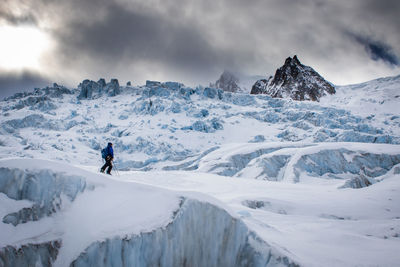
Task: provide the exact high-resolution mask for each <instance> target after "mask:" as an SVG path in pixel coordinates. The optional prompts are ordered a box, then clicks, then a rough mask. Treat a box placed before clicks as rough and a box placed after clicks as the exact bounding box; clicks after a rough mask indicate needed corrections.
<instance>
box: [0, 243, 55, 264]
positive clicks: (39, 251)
mask: <svg viewBox="0 0 400 267" xmlns="http://www.w3.org/2000/svg"><path fill="white" fill-rule="evenodd" d="M60 247H61V241H59V240H56V241H51V242H46V243H41V244H26V245H22V246H21V247H20V248H18V249H17V248H14V247H12V246H6V247H4V248H0V266H2V267H15V266H43V267H47V266H53V263H54V261H55V260H56V258H57V255H58V252H59V249H60Z"/></svg>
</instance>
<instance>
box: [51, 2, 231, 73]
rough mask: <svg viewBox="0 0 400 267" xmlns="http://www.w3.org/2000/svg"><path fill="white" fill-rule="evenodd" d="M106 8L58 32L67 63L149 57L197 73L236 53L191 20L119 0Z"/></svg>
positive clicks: (109, 65) (111, 64)
mask: <svg viewBox="0 0 400 267" xmlns="http://www.w3.org/2000/svg"><path fill="white" fill-rule="evenodd" d="M102 13H104V14H102V16H103V17H102V19H101V20H99V21H98V22H96V23H88V22H87V21H86V18H84V19H82V20H79V19H74V20H72V21H69V22H68V23H67V24H66V25H64V28H63V29H57V31H56V32H55V33H54V34H55V36H56V38H57V40H58V46H59V50H58V51H59V52H60V53H61V54H62V55H63V58H64V59H65V60H66V62H65V63H66V64H68V63H73V62H74V61H75V60H76V59H77V60H79V57H81V56H86V57H90V58H91V59H92V60H93V61H95V62H97V64H104V68H110V69H112V68H113V67H115V66H116V65H118V64H122V63H124V62H130V63H131V62H135V61H148V62H152V63H156V64H160V65H163V66H165V67H166V68H171V69H178V70H180V71H182V72H192V73H193V74H196V73H197V74H199V73H198V72H201V71H205V70H211V71H212V70H213V68H215V67H216V66H220V67H221V66H222V65H225V64H232V61H233V60H232V58H230V56H229V55H226V53H224V52H223V51H220V50H218V48H217V47H214V46H213V45H212V40H209V39H207V38H206V37H205V36H204V34H203V32H202V31H201V29H200V28H198V27H197V26H196V25H193V24H191V23H190V21H184V20H176V19H174V18H171V17H168V16H161V15H160V14H159V13H157V12H154V13H151V12H140V11H139V10H135V9H128V8H126V7H124V6H123V5H121V4H118V3H116V2H108V3H107V4H106V8H105V11H104V12H102ZM94 19H95V18H94ZM68 61H70V62H68Z"/></svg>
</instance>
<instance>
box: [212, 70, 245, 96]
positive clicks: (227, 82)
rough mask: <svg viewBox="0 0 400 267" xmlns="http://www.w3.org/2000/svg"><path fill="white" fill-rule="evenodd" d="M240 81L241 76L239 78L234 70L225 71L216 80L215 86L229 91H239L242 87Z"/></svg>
mask: <svg viewBox="0 0 400 267" xmlns="http://www.w3.org/2000/svg"><path fill="white" fill-rule="evenodd" d="M238 83H239V78H237V77H236V76H235V75H234V74H233V73H232V72H229V71H224V72H223V73H222V74H221V76H220V77H219V79H218V80H217V81H216V82H215V87H217V88H220V89H222V90H224V91H227V92H237V91H239V89H240V87H239V85H238Z"/></svg>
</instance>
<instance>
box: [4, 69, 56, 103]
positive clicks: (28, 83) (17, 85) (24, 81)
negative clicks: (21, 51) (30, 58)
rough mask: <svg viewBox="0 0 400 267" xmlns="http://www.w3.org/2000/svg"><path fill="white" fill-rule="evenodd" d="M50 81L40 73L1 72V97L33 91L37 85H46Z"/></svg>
mask: <svg viewBox="0 0 400 267" xmlns="http://www.w3.org/2000/svg"><path fill="white" fill-rule="evenodd" d="M49 84H50V82H49V81H48V80H47V79H46V78H44V77H43V76H41V75H40V74H37V73H34V72H29V71H25V72H22V73H16V72H11V73H10V72H7V73H0V99H2V98H4V97H7V96H10V95H13V94H14V93H15V92H24V91H32V89H33V88H36V87H39V88H41V87H44V86H47V85H49Z"/></svg>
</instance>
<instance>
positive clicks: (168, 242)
mask: <svg viewBox="0 0 400 267" xmlns="http://www.w3.org/2000/svg"><path fill="white" fill-rule="evenodd" d="M39 163H46V166H47V167H40V166H38V164H39ZM0 165H2V167H1V168H0V172H1V176H2V177H5V179H2V184H1V192H2V193H3V194H5V195H6V196H7V197H8V198H9V199H12V200H14V201H20V200H30V201H31V202H33V203H35V204H34V206H35V205H41V206H42V207H40V210H41V211H44V214H38V216H37V217H35V218H34V220H33V221H38V222H40V221H41V220H43V217H44V216H50V218H49V219H48V220H55V221H57V217H60V219H61V220H63V221H64V220H66V221H68V220H70V218H68V217H71V216H73V217H75V216H77V213H76V211H75V212H74V210H75V209H77V210H80V209H81V206H80V205H78V204H76V203H77V202H78V201H79V199H82V198H83V197H84V195H86V194H89V195H93V194H94V193H95V192H96V191H102V189H101V188H104V187H115V185H114V184H115V183H117V184H118V183H119V182H116V181H114V182H113V181H109V180H108V181H107V180H106V179H104V178H103V175H100V174H91V175H90V177H85V176H87V173H85V172H84V171H80V170H79V169H76V168H75V169H73V168H72V170H71V171H72V172H75V175H74V176H68V175H67V174H66V173H64V172H63V171H64V170H65V168H71V167H70V166H68V165H64V166H63V165H60V164H54V163H52V162H45V161H37V160H24V161H21V160H17V161H14V162H12V163H10V162H7V161H2V162H0ZM19 165H24V166H30V167H28V168H24V169H21V168H18V167H17V166H19ZM4 166H9V167H4ZM85 174H86V175H85ZM125 184H126V183H125ZM89 185H91V187H90V186H89ZM123 186H125V187H126V185H123ZM129 187H130V189H131V190H128V191H127V193H128V194H132V193H134V192H135V190H144V191H146V192H145V194H153V195H154V194H161V195H163V197H164V198H165V197H167V198H172V202H171V201H170V200H169V201H166V202H167V203H176V204H174V205H173V206H170V207H169V208H168V209H169V212H164V211H162V210H163V208H164V207H163V205H160V204H161V203H158V202H157V203H155V204H156V206H154V207H153V208H154V209H155V210H154V211H153V213H154V216H156V217H158V218H159V220H160V219H161V218H162V217H163V216H165V218H164V219H161V221H164V225H162V224H161V225H159V226H153V227H150V228H149V225H147V224H146V223H147V221H146V219H143V218H144V217H146V216H148V215H147V213H148V211H147V210H146V209H143V208H142V205H139V206H138V207H139V208H138V209H135V211H136V212H135V215H134V216H135V217H139V218H135V221H136V225H137V226H138V227H136V228H137V229H136V230H135V228H133V229H132V228H131V227H128V228H126V229H125V230H124V231H122V232H119V233H118V231H117V232H116V233H114V231H111V232H109V233H108V234H106V235H105V236H104V232H103V231H104V229H107V228H108V229H109V227H111V226H106V227H105V228H102V229H101V231H99V234H100V236H96V235H95V236H91V235H88V238H89V240H85V239H84V240H85V241H83V246H84V244H88V246H87V247H86V248H85V247H83V248H82V251H76V249H75V247H76V246H77V244H79V246H78V248H79V247H82V244H80V242H82V240H81V239H79V238H78V239H77V240H76V239H75V238H72V239H71V237H70V236H71V235H72V236H76V235H82V231H84V229H82V228H83V227H82V228H81V227H77V228H73V229H69V231H72V233H71V232H70V233H69V232H68V229H65V228H64V227H66V228H68V227H69V224H65V225H61V226H62V227H61V228H59V229H57V230H53V229H44V230H43V229H40V230H39V233H32V232H25V233H24V234H23V235H22V237H23V239H20V238H21V237H20V235H21V233H19V234H18V237H15V236H14V237H11V235H12V233H9V234H8V235H9V236H8V239H9V240H5V239H4V238H1V246H2V248H0V263H1V266H30V265H32V266H33V265H35V266H36V265H41V266H65V265H70V266H155V265H158V266H249V265H250V266H298V265H297V263H295V262H294V261H293V260H292V259H290V257H288V256H287V255H284V254H283V253H282V252H280V251H279V250H278V249H276V248H274V247H272V246H271V245H269V244H268V243H266V242H265V241H263V240H262V239H260V238H259V237H258V236H257V234H255V233H254V232H252V231H250V230H249V229H248V227H247V226H246V225H245V224H244V223H243V222H242V221H241V220H240V219H238V218H235V217H233V216H232V215H231V214H229V213H228V212H227V211H225V210H224V209H223V208H221V207H219V206H218V204H217V205H216V202H215V200H212V199H211V202H209V201H210V200H207V198H205V197H204V196H199V195H194V196H193V197H192V198H191V197H190V194H183V195H181V196H180V194H179V193H172V194H171V193H168V194H167V195H166V194H165V193H163V192H162V191H161V190H159V189H158V190H156V189H155V188H154V189H152V188H151V187H146V188H143V187H142V188H140V186H139V188H137V189H135V187H136V185H135V184H129ZM86 188H88V189H89V190H86ZM111 191H112V190H111ZM152 191H154V192H153V193H151V192H152ZM118 193H120V191H117V194H118ZM97 194H98V195H99V196H98V197H97V198H95V200H96V201H98V198H99V197H100V198H104V197H105V195H106V194H107V192H100V194H99V193H97ZM60 195H65V196H66V197H68V200H69V204H68V205H65V204H62V203H60ZM110 197H115V196H114V195H111V196H110ZM128 198H130V201H131V202H130V204H133V202H132V201H135V200H136V201H137V200H139V199H141V198H139V199H138V197H137V196H136V197H135V196H133V197H132V196H130V197H128ZM141 200H142V199H141ZM124 201H126V200H124ZM213 202H214V203H213ZM54 204H55V206H54ZM81 204H82V203H81ZM77 205H78V206H77ZM143 205H144V206H146V204H143ZM219 205H221V204H219ZM147 206H149V205H147ZM10 208H12V207H10ZM91 208H92V207H91V206H88V207H87V208H86V209H88V210H87V211H86V212H85V213H81V214H80V218H79V219H78V220H79V221H81V223H83V222H84V221H86V220H88V218H87V217H88V216H92V214H91V211H90V209H91ZM171 208H172V209H171ZM98 212H99V213H101V214H100V216H103V217H104V216H106V217H108V216H115V215H114V214H113V212H112V211H111V210H108V209H107V205H104V206H102V207H98ZM150 213H151V212H150ZM117 214H118V213H117ZM40 215H41V216H40ZM8 216H9V215H6V217H5V218H7V217H8ZM71 219H74V220H75V218H71ZM121 219H123V218H121ZM118 221H120V220H113V222H114V223H115V224H114V225H112V227H113V228H117V229H118V228H119V227H124V226H123V225H124V224H123V223H118ZM138 222H141V223H142V225H141V224H140V223H138ZM7 223H8V221H7V220H4V219H3V225H1V226H0V228H2V229H1V230H2V231H3V230H6V229H10V228H9V227H7V226H6V225H7ZM23 223H24V224H29V223H33V222H32V220H27V221H23ZM102 223H103V222H100V221H99V222H98V224H102ZM4 224H5V225H4ZM13 225H14V227H16V226H17V228H18V227H19V226H18V224H13ZM128 225H129V224H128ZM156 225H157V224H156ZM27 227H28V225H27ZM91 227H96V226H94V225H92V226H91ZM15 230H17V229H15ZM25 230H26V229H25ZM21 231H22V232H23V230H21ZM40 231H44V233H40ZM34 232H35V231H34ZM49 232H52V233H51V234H49ZM106 232H107V231H106ZM3 234H4V233H3ZM92 234H93V233H92ZM48 239H51V240H48ZM93 239H94V240H96V239H99V241H94V242H91V241H90V240H93ZM12 240H14V241H12ZM101 240H103V241H101ZM44 241H45V242H44ZM16 244H18V245H17V246H15V245H16ZM71 251H74V253H72V252H71ZM74 255H76V257H75V256H74Z"/></svg>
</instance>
